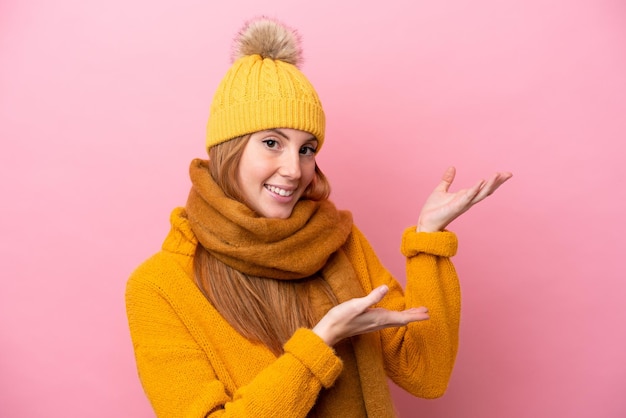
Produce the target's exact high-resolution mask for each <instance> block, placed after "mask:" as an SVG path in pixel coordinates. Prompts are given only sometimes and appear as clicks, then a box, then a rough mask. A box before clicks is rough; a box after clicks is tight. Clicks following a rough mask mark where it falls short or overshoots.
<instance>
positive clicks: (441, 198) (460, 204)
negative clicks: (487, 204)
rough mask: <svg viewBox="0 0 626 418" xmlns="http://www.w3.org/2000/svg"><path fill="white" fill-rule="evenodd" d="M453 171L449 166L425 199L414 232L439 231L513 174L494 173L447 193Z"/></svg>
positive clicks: (452, 177) (454, 172) (454, 170)
mask: <svg viewBox="0 0 626 418" xmlns="http://www.w3.org/2000/svg"><path fill="white" fill-rule="evenodd" d="M455 174H456V169H455V168H454V167H450V168H448V169H447V170H446V172H445V173H444V175H443V177H442V179H441V183H439V185H438V186H437V187H436V188H435V190H433V192H432V194H431V195H430V196H429V197H428V199H426V203H425V204H424V207H423V208H422V212H421V213H420V216H419V219H418V221H417V231H418V232H437V231H442V230H443V229H444V228H445V227H446V226H448V224H450V222H452V221H453V220H455V219H456V218H458V217H459V216H461V215H462V214H463V213H465V212H467V211H468V210H469V209H470V208H471V207H472V206H474V205H475V204H476V203H478V202H480V201H481V200H483V199H484V198H486V197H487V196H489V195H490V194H492V193H493V192H495V191H496V189H497V188H498V187H500V186H501V185H502V184H503V183H504V182H505V181H507V180H508V179H510V178H511V177H512V176H513V175H512V174H511V173H507V172H503V173H496V174H494V175H493V176H492V177H491V178H490V179H489V180H487V181H485V180H481V181H479V182H478V183H476V185H474V186H473V187H471V188H469V189H463V190H459V191H458V192H456V193H449V192H448V189H449V188H450V185H451V184H452V182H453V181H454V176H455Z"/></svg>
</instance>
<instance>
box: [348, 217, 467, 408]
mask: <svg viewBox="0 0 626 418" xmlns="http://www.w3.org/2000/svg"><path fill="white" fill-rule="evenodd" d="M456 249H457V238H456V235H454V234H453V233H451V232H448V231H443V232H434V233H425V232H420V233H418V232H416V230H415V227H411V228H407V229H406V230H405V231H404V234H403V236H402V245H401V251H402V254H404V256H405V257H406V274H407V284H406V290H405V291H403V289H402V287H401V286H400V284H399V283H398V282H397V281H396V280H395V279H394V278H393V277H392V276H391V274H390V273H389V271H387V270H386V269H385V268H384V267H383V266H382V264H381V263H380V261H379V260H378V258H377V256H376V254H375V253H374V251H373V249H372V248H371V246H370V244H369V243H368V241H367V239H366V238H365V237H364V235H363V234H362V233H361V232H360V231H359V230H358V229H356V228H354V229H353V233H352V236H351V238H350V239H349V244H348V251H349V253H350V258H351V260H353V265H354V266H355V270H356V271H357V275H358V276H359V279H360V281H361V284H362V285H363V287H364V290H365V291H366V292H369V291H371V290H372V289H373V288H375V287H377V286H380V285H382V284H386V285H387V286H389V293H388V294H387V296H385V298H384V299H383V300H382V301H381V302H380V303H379V304H378V305H377V306H378V307H382V308H386V309H391V310H397V311H400V310H404V309H409V308H412V307H419V306H425V307H427V308H428V311H429V315H430V319H428V320H426V321H420V322H414V323H411V324H409V325H407V326H404V327H399V328H387V329H385V330H382V331H379V332H380V337H381V346H382V350H383V358H384V367H385V371H386V372H387V375H388V376H389V377H390V378H391V379H392V380H393V381H394V382H395V383H396V384H398V385H399V386H400V387H402V388H403V389H405V390H406V391H408V392H409V393H411V394H413V395H414V396H419V397H423V398H436V397H439V396H442V395H443V394H444V392H445V391H446V389H447V387H448V382H449V380H450V376H451V374H452V369H453V366H454V362H455V358H456V353H457V348H458V341H459V337H458V334H459V320H460V314H461V312H460V308H461V294H460V287H459V281H458V277H457V274H456V271H455V269H454V266H453V265H452V262H451V261H450V257H452V256H453V255H454V254H455V253H456Z"/></svg>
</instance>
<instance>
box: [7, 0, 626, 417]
mask: <svg viewBox="0 0 626 418" xmlns="http://www.w3.org/2000/svg"><path fill="white" fill-rule="evenodd" d="M175 3H176V5H175ZM259 3H263V2H259V1H253V0H250V1H228V2H220V3H219V6H217V5H216V4H217V3H215V2H208V1H205V2H201V1H180V2H171V1H147V0H136V1H133V2H128V1H121V0H110V1H106V2H105V1H102V2H90V1H83V0H59V1H55V2H49V1H41V0H40V1H37V0H31V1H21V2H18V1H10V0H4V1H3V2H1V3H0V138H1V140H2V149H1V150H0V175H1V183H0V195H1V196H2V212H1V213H2V216H1V217H0V237H1V238H0V254H1V268H0V273H1V275H2V276H1V279H2V280H1V284H0V286H1V287H0V350H1V352H0V416H2V417H32V416H43V415H46V416H55V417H83V416H89V417H111V416H127V417H150V416H153V413H152V411H151V409H150V407H149V404H148V402H147V400H146V399H145V397H144V395H143V392H142V389H141V386H140V384H139V380H138V378H137V374H136V370H135V364H134V359H133V353H132V348H131V343H130V338H129V334H128V330H127V325H126V316H125V308H124V298H123V295H124V288H125V281H126V279H127V277H128V275H129V274H130V272H131V271H132V270H133V268H135V267H136V266H137V265H138V264H139V263H140V262H141V261H142V260H143V259H144V258H146V257H147V256H148V255H150V254H151V253H153V252H155V251H157V250H158V248H159V246H160V243H161V241H162V239H163V238H164V235H165V233H166V231H167V230H168V215H169V212H170V210H171V209H172V208H173V207H174V206H177V205H181V204H184V202H185V198H186V195H187V191H188V188H189V180H188V177H187V168H188V163H189V161H190V160H191V159H192V158H194V157H198V156H200V157H202V156H204V155H205V154H204V148H203V146H204V129H205V121H206V117H207V113H208V106H209V102H210V98H211V97H212V94H213V91H214V89H215V87H216V86H217V83H218V81H219V79H220V78H221V76H222V75H223V74H224V72H225V71H226V69H227V67H228V55H229V48H230V39H231V37H232V35H233V34H234V32H235V31H236V30H237V29H238V28H239V26H240V25H241V23H242V22H243V20H244V19H247V18H249V17H252V16H255V15H258V14H261V13H265V14H269V15H270V16H275V17H279V18H281V19H283V20H284V21H286V22H287V23H289V24H291V25H293V26H295V27H297V28H299V29H300V31H301V33H302V34H303V36H304V50H305V57H306V62H305V65H304V71H305V73H306V74H308V76H309V77H310V79H311V80H312V82H313V83H314V85H316V87H317V88H318V91H319V94H320V96H321V98H322V100H323V102H324V104H325V108H326V111H327V115H328V132H327V142H326V145H325V147H324V150H323V151H322V153H321V155H320V158H319V161H320V164H321V166H322V167H323V169H324V170H325V171H326V172H327V174H328V175H329V177H330V179H331V181H332V184H333V186H334V191H333V199H334V200H335V201H336V203H337V204H338V205H339V206H341V207H344V208H350V209H352V210H353V213H354V216H355V219H356V221H357V222H358V224H359V225H360V226H361V228H362V229H363V230H364V231H365V233H366V234H367V235H368V237H369V238H370V240H371V241H372V243H373V245H374V247H375V248H377V249H378V250H379V255H380V257H381V258H382V260H383V261H384V262H385V264H386V265H387V266H388V267H389V268H390V270H391V271H392V272H394V273H395V274H396V275H397V276H398V277H399V278H401V280H403V277H404V276H403V260H402V258H401V256H400V254H399V239H400V234H401V231H402V229H403V228H404V227H405V226H408V225H409V224H411V223H414V222H415V221H416V219H417V215H418V212H419V208H420V204H421V202H422V201H423V199H424V198H425V196H427V194H428V193H429V191H430V190H431V189H432V187H433V186H434V185H435V184H436V183H437V181H438V179H439V176H440V174H441V173H442V172H443V171H444V169H445V168H446V167H447V166H448V165H451V164H453V165H456V166H457V168H458V171H459V175H458V178H457V180H458V181H457V183H456V184H455V188H456V189H458V188H460V187H463V186H467V185H469V184H472V183H473V182H474V181H475V180H478V179H479V178H480V177H484V176H488V175H489V174H491V173H492V172H493V171H495V170H510V171H512V172H514V173H515V177H514V178H513V179H512V180H511V181H510V182H509V183H508V184H506V185H505V187H503V189H502V190H500V191H498V193H497V194H496V195H494V196H493V197H492V198H491V199H490V200H489V201H487V202H485V203H482V204H480V205H479V206H478V207H476V208H475V209H474V210H473V211H471V212H470V213H468V214H466V215H465V216H464V217H463V218H462V219H460V220H458V221H457V222H455V223H454V224H453V225H452V226H451V229H453V230H454V231H456V232H457V233H458V235H459V238H460V241H461V246H460V252H459V254H458V255H457V256H456V257H455V262H456V265H457V268H458V271H459V273H460V276H461V278H462V286H463V291H464V306H463V321H462V332H461V347H460V354H459V357H458V363H457V367H456V369H455V372H454V375H453V378H452V381H451V383H450V388H449V391H448V393H447V394H446V396H444V397H443V398H442V399H438V400H435V401H425V400H419V399H414V398H412V397H410V396H408V395H406V394H404V393H403V392H401V391H399V390H395V391H394V393H395V397H396V399H397V403H398V409H399V411H400V414H401V416H404V417H412V416H428V417H430V418H433V417H481V418H485V417H487V418H490V417H493V418H495V417H509V418H517V417H623V416H626V398H625V397H624V394H623V392H624V388H626V365H625V362H626V325H625V322H626V321H625V316H626V315H625V308H624V306H623V305H624V302H625V301H626V284H625V283H624V282H625V280H624V273H623V272H622V271H621V270H622V269H621V268H622V266H623V259H624V249H625V245H624V243H623V241H622V239H623V237H624V235H625V233H626V228H625V222H624V218H623V214H624V212H625V210H626V204H625V203H624V201H625V199H624V198H625V197H626V194H625V193H624V189H623V183H624V180H625V178H626V176H625V174H626V170H625V168H624V167H625V165H624V162H623V160H624V156H625V155H626V153H625V149H624V140H625V139H626V6H625V5H624V3H623V2H621V1H619V0H614V1H610V0H580V1H576V0H554V1H548V2H546V1H540V0H518V1H509V2H502V1H497V0H478V1H476V0H474V1H468V0H465V1H464V0H452V1H447V2H416V1H409V0H407V1H388V2H384V3H381V2H363V1H356V0H349V1H346V0H343V1H337V0H332V1H330V0H328V1H327V0H324V1H320V0H318V1H314V2H302V3H299V2H294V1H286V0H280V1H279V0H274V1H266V2H264V3H266V4H265V5H263V6H261V5H260V4H259Z"/></svg>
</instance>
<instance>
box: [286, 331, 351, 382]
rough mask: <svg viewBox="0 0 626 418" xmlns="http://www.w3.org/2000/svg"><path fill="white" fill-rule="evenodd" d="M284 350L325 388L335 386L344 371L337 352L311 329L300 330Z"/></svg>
mask: <svg viewBox="0 0 626 418" xmlns="http://www.w3.org/2000/svg"><path fill="white" fill-rule="evenodd" d="M284 348H285V352H286V353H290V354H291V355H293V356H294V357H295V358H297V359H298V360H300V362H301V363H302V364H304V365H305V366H306V367H307V368H308V369H309V370H310V371H311V373H313V375H315V377H317V378H318V379H319V380H320V382H321V383H322V386H324V387H325V388H329V387H331V386H332V385H333V383H334V382H335V380H336V379H337V377H338V376H339V373H341V370H342V369H343V363H342V361H341V359H340V358H339V357H337V355H336V354H335V351H334V350H333V349H332V348H331V347H329V346H328V345H326V343H325V342H324V341H323V340H322V339H321V338H320V337H319V336H318V335H317V334H315V333H314V332H313V331H311V330H310V329H306V328H300V329H298V330H297V331H296V332H295V333H294V334H293V336H292V337H291V338H290V339H289V341H287V342H286V343H285V345H284Z"/></svg>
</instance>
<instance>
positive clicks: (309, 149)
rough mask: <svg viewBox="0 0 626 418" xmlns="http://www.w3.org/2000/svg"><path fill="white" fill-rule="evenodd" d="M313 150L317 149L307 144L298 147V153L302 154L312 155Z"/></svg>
mask: <svg viewBox="0 0 626 418" xmlns="http://www.w3.org/2000/svg"><path fill="white" fill-rule="evenodd" d="M315 151H317V150H316V149H315V148H313V147H309V146H306V147H302V148H300V154H304V155H314V154H315Z"/></svg>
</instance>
